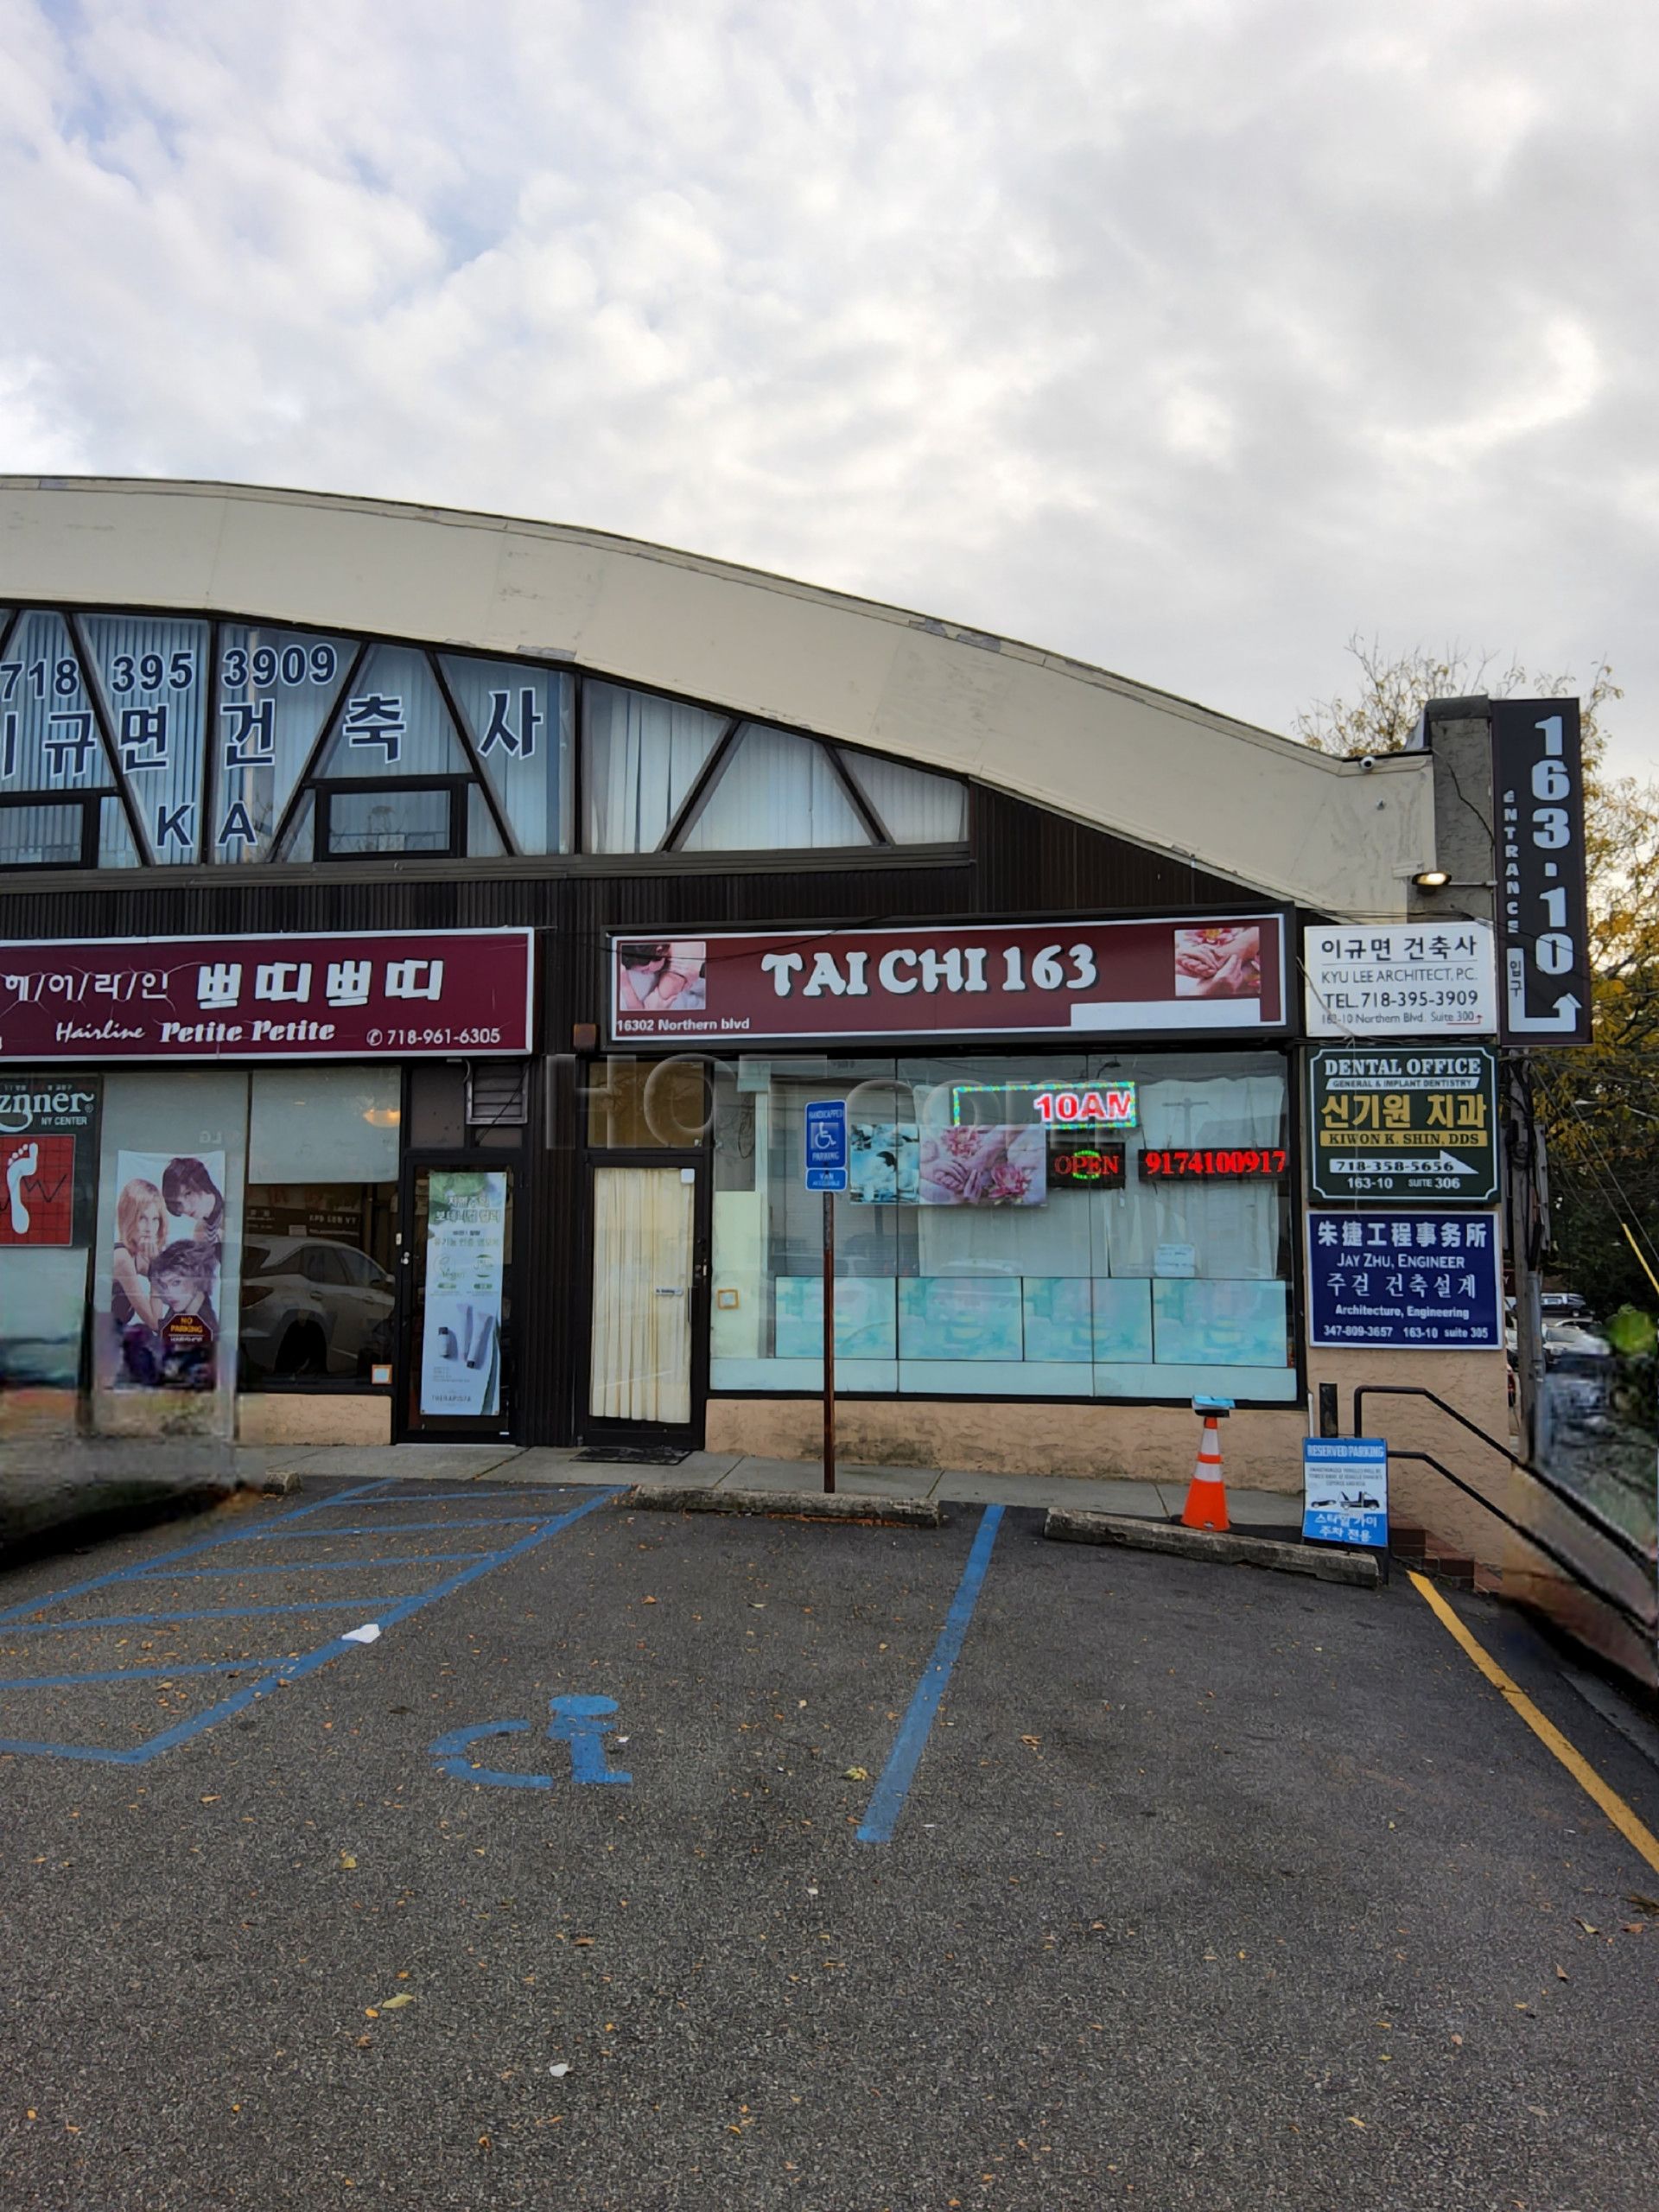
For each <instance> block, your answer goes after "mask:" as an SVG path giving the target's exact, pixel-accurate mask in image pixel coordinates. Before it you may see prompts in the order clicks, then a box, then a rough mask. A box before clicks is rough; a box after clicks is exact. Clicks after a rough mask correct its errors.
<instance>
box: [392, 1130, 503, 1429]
mask: <svg viewBox="0 0 1659 2212" xmlns="http://www.w3.org/2000/svg"><path fill="white" fill-rule="evenodd" d="M464 1159H465V1162H466V1164H465V1165H464V1166H463V1165H460V1164H457V1163H454V1162H452V1161H449V1160H444V1161H442V1162H440V1161H436V1160H411V1161H410V1163H409V1165H408V1169H407V1173H408V1178H409V1181H408V1186H407V1190H408V1195H407V1198H406V1201H405V1205H404V1220H405V1221H406V1223H407V1224H409V1225H408V1228H407V1229H406V1230H405V1232H404V1235H405V1237H406V1240H407V1241H406V1243H405V1244H404V1253H403V1262H404V1265H403V1273H404V1281H405V1283H406V1285H407V1287H408V1295H407V1297H406V1299H405V1300H404V1341H403V1369H404V1383H403V1390H402V1393H401V1397H402V1411H403V1420H402V1422H401V1423H400V1428H401V1433H402V1434H403V1435H404V1436H405V1437H407V1438H410V1439H411V1440H416V1441H418V1440H421V1439H423V1438H425V1439H428V1440H433V1441H435V1440H438V1439H440V1438H447V1439H454V1440H462V1439H466V1438H471V1437H476V1438H479V1439H480V1440H482V1439H485V1438H489V1439H492V1440H493V1439H494V1438H496V1437H501V1436H508V1435H510V1434H511V1433H512V1412H513V1406H512V1348H513V1346H512V1198H513V1190H512V1185H513V1171H512V1168H511V1167H506V1166H495V1165H494V1164H493V1162H491V1163H489V1164H487V1165H486V1164H485V1162H486V1161H487V1160H488V1155H487V1154H483V1155H480V1154H478V1153H476V1152H474V1153H471V1154H466V1155H464Z"/></svg>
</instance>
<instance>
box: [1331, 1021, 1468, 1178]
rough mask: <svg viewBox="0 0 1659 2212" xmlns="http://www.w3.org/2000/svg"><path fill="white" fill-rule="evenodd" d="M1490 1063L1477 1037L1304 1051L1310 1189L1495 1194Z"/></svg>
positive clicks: (1333, 1047) (1332, 1047)
mask: <svg viewBox="0 0 1659 2212" xmlns="http://www.w3.org/2000/svg"><path fill="white" fill-rule="evenodd" d="M1308 1132H1309V1144H1308V1152H1309V1158H1310V1172H1311V1175H1312V1180H1313V1195H1314V1197H1315V1198H1460V1199H1463V1200H1465V1202H1466V1203H1467V1204H1469V1205H1491V1202H1492V1200H1493V1199H1494V1198H1497V1057H1496V1055H1495V1054H1494V1053H1493V1052H1491V1049H1490V1048H1489V1047H1488V1046H1484V1045H1465V1046H1462V1047H1461V1048H1460V1049H1458V1050H1455V1051H1447V1052H1433V1051H1429V1050H1426V1049H1424V1048H1422V1047H1421V1046H1420V1047H1418V1048H1417V1049H1416V1050H1414V1051H1412V1052H1402V1051H1401V1050H1399V1049H1398V1048H1397V1047H1396V1048H1393V1049H1389V1048H1388V1047H1382V1048H1378V1049H1376V1050H1368V1049H1366V1048H1364V1047H1356V1046H1344V1047H1337V1046H1321V1047H1320V1048H1319V1050H1318V1051H1317V1052H1311V1053H1310V1054H1309V1055H1308Z"/></svg>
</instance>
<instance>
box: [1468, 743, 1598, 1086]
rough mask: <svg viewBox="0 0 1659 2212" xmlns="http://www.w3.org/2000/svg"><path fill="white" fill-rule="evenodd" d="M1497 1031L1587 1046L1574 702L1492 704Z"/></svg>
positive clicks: (1512, 1038) (1520, 1040)
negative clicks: (1495, 828) (1494, 799)
mask: <svg viewBox="0 0 1659 2212" xmlns="http://www.w3.org/2000/svg"><path fill="white" fill-rule="evenodd" d="M1492 784H1493V788H1494V790H1495V791H1496V793H1497V832H1498V835H1497V953H1498V984H1499V990H1498V1033H1499V1035H1500V1036H1501V1037H1502V1038H1503V1041H1504V1042H1505V1043H1506V1044H1510V1045H1587V1044H1588V1043H1589V1041H1590V945H1589V929H1588V918H1587V916H1586V905H1585V855H1584V762H1583V758H1582V748H1581V746H1580V733H1579V702H1578V701H1577V700H1576V699H1495V700H1494V701H1493V702H1492Z"/></svg>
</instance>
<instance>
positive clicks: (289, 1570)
mask: <svg viewBox="0 0 1659 2212" xmlns="http://www.w3.org/2000/svg"><path fill="white" fill-rule="evenodd" d="M489 1556H490V1554H488V1553H487V1552H410V1554H409V1556H408V1558H407V1559H284V1560H277V1562H276V1563H275V1564H274V1565H273V1566H270V1567H248V1566H246V1565H245V1564H244V1563H243V1562H242V1561H240V1560H238V1561H237V1562H236V1563H235V1564H234V1565H232V1566H230V1567H181V1568H180V1569H179V1571H178V1573H176V1574H175V1573H173V1572H172V1571H171V1570H170V1569H169V1568H168V1567H146V1568H145V1569H144V1572H143V1573H142V1574H140V1575H137V1576H135V1577H134V1580H136V1581H139V1582H200V1581H202V1580H206V1579H207V1577H208V1576H210V1575H214V1574H233V1575H237V1576H238V1577H239V1576H241V1575H244V1574H356V1573H359V1571H360V1570H361V1569H362V1568H364V1567H453V1566H454V1565H455V1563H456V1562H457V1561H458V1560H464V1559H487V1558H488V1557H489Z"/></svg>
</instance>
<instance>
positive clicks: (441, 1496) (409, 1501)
mask: <svg viewBox="0 0 1659 2212" xmlns="http://www.w3.org/2000/svg"><path fill="white" fill-rule="evenodd" d="M394 1479H395V1480H397V1481H398V1482H407V1481H409V1480H410V1477H408V1476H407V1475H399V1476H397V1477H395V1478H394ZM587 1487H588V1485H587V1484H586V1483H538V1484H537V1486H536V1488H535V1489H534V1490H496V1489H495V1488H494V1487H493V1486H492V1487H491V1488H490V1489H488V1490H430V1491H425V1492H424V1493H423V1492H421V1491H413V1492H411V1493H410V1496H409V1497H386V1498H382V1499H381V1500H380V1501H379V1503H381V1504H383V1505H453V1504H454V1503H456V1502H457V1501H458V1500H462V1499H464V1500H465V1501H466V1503H468V1504H469V1505H505V1504H507V1503H510V1502H512V1501H514V1500H516V1499H519V1498H526V1497H543V1498H549V1499H551V1498H555V1497H557V1496H558V1494H559V1492H560V1491H566V1490H586V1489H587Z"/></svg>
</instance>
